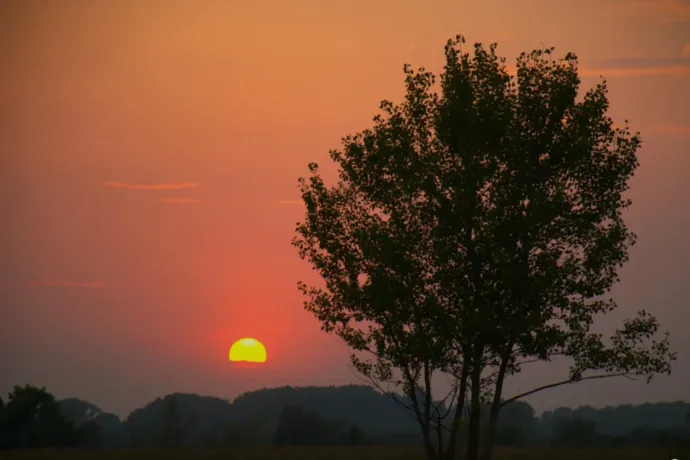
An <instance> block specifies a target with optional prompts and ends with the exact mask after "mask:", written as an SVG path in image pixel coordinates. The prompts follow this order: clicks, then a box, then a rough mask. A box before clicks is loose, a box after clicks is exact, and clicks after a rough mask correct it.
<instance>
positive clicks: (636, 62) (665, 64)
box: [580, 56, 690, 77]
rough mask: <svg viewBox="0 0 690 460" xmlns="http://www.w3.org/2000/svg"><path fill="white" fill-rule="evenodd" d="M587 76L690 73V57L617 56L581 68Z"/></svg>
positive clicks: (643, 75) (651, 75)
mask: <svg viewBox="0 0 690 460" xmlns="http://www.w3.org/2000/svg"><path fill="white" fill-rule="evenodd" d="M580 75H581V76H585V77H591V76H599V75H603V76H605V77H607V76H613V77H653V76H679V75H690V57H683V56H681V57H672V58H649V57H647V58H640V57H630V58H615V59H600V60H595V61H591V63H590V66H584V68H582V69H580Z"/></svg>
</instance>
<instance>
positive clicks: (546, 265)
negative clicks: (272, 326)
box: [293, 36, 675, 460]
mask: <svg viewBox="0 0 690 460" xmlns="http://www.w3.org/2000/svg"><path fill="white" fill-rule="evenodd" d="M463 43H464V39H463V38H462V37H460V36H458V37H457V38H456V40H449V41H448V44H447V45H446V48H445V56H446V65H445V67H444V70H443V72H442V73H441V77H440V94H439V93H436V92H434V83H435V77H434V75H433V74H431V73H430V72H427V71H426V70H424V69H423V68H421V69H420V70H419V71H416V72H415V71H413V70H411V69H410V68H409V67H408V66H405V74H406V79H405V84H406V89H407V91H406V96H405V100H404V102H402V103H401V104H399V105H395V104H393V103H391V102H388V101H384V102H382V103H381V109H382V111H383V112H384V113H383V115H378V116H376V117H375V118H374V126H373V128H372V129H368V130H365V131H363V132H361V133H358V134H355V135H353V136H347V137H345V138H344V139H343V149H342V151H332V152H331V159H332V160H333V161H334V162H335V163H336V164H337V166H338V167H339V176H338V181H337V183H336V184H334V185H332V186H327V185H326V184H325V183H324V181H323V179H322V178H321V176H320V174H319V169H318V166H317V165H316V164H313V163H312V164H310V165H309V171H310V173H311V176H310V177H309V178H302V179H300V184H301V192H302V198H303V200H304V203H305V205H306V209H307V211H306V218H305V220H304V222H302V223H300V224H298V226H297V236H296V237H295V238H294V239H293V245H294V246H295V247H296V248H297V249H298V251H299V255H300V256H301V257H302V258H304V259H306V260H308V261H309V262H310V263H311V265H312V266H313V268H314V269H315V270H316V271H317V272H318V273H319V275H320V276H321V277H322V278H323V280H324V281H325V285H326V287H325V289H320V288H316V287H309V286H307V285H306V284H304V283H301V282H300V283H299V289H300V290H301V291H302V292H303V294H304V295H305V296H306V297H307V301H306V302H305V307H306V309H307V310H308V311H310V312H311V313H313V314H314V315H315V316H316V318H317V319H318V320H319V321H320V322H321V324H322V329H323V330H325V331H327V332H329V333H333V334H335V335H337V336H338V337H340V338H341V339H342V340H344V341H345V343H346V344H347V345H348V346H349V347H350V348H351V349H352V351H353V353H352V356H351V360H352V364H353V366H354V367H355V368H356V369H357V370H358V371H359V372H360V373H361V374H362V375H363V376H364V377H366V378H367V379H369V381H370V382H371V383H372V384H373V385H376V386H377V387H379V388H381V389H382V390H383V391H385V392H390V391H392V390H391V388H393V389H402V392H403V393H404V394H405V396H406V397H407V398H408V399H409V404H408V407H409V409H410V410H411V412H412V413H413V414H414V416H415V418H416V420H417V422H418V424H419V427H420V431H421V434H422V437H423V444H424V448H425V452H426V456H427V458H428V459H430V460H431V459H440V458H447V459H449V460H453V459H455V458H456V455H457V449H456V447H457V444H458V439H459V430H460V427H461V426H467V428H466V430H467V436H466V439H467V446H466V449H467V450H466V456H467V459H468V460H476V459H477V458H478V457H479V454H480V446H481V443H480V441H481V439H480V438H482V436H480V434H481V433H480V432H481V431H484V433H485V436H483V438H484V439H483V445H484V449H483V458H484V460H488V459H489V458H490V457H491V453H492V450H491V448H492V445H493V444H494V441H495V436H496V429H497V423H498V419H499V413H500V410H501V408H502V407H503V406H505V405H506V404H508V403H510V402H512V401H515V400H516V399H519V398H521V397H524V396H526V395H529V394H532V393H534V392H536V391H541V390H544V389H547V388H552V387H555V386H558V385H564V384H570V383H575V382H580V381H583V380H587V379H595V378H606V377H614V376H623V375H625V376H636V375H639V376H642V377H644V378H645V379H647V381H649V380H650V379H651V378H652V376H654V375H655V374H657V373H670V370H671V362H672V361H673V360H674V359H675V354H674V353H672V352H671V351H670V350H669V342H668V336H667V335H665V336H662V337H661V338H656V334H657V332H658V329H659V324H658V322H657V320H656V319H655V318H654V317H653V316H651V315H649V314H648V313H646V312H645V311H642V312H640V313H639V314H638V315H637V316H635V317H634V318H632V319H630V320H627V321H625V322H623V324H622V326H621V327H620V328H619V329H618V330H616V331H615V332H614V334H613V335H612V336H611V337H610V338H609V339H605V338H604V337H602V335H601V334H598V333H594V332H592V329H591V327H592V325H593V324H594V323H595V321H596V320H597V319H598V317H600V316H601V315H604V314H606V313H609V312H611V311H612V310H614V309H615V308H616V304H615V302H614V301H613V300H610V299H606V298H604V297H603V296H604V295H605V294H607V293H608V292H609V291H610V289H611V287H612V286H613V284H614V283H615V282H616V281H617V279H618V277H617V268H618V267H619V266H621V265H622V264H623V263H624V262H626V261H627V258H628V249H629V247H630V246H631V245H632V244H633V243H634V241H635V235H634V234H633V233H632V232H630V231H629V230H628V228H627V227H626V225H625V222H624V221H623V217H622V216H623V211H624V210H625V209H626V208H627V207H628V206H629V204H630V202H629V200H627V199H626V198H624V193H625V192H626V191H627V189H628V180H629V179H630V177H631V176H632V175H633V173H634V171H635V169H636V168H637V166H638V160H637V154H636V152H637V150H638V148H639V146H640V142H641V141H640V138H639V135H637V134H636V135H632V134H631V132H630V130H629V128H628V127H627V122H626V125H625V126H624V127H622V128H618V127H614V124H613V121H612V120H611V119H610V118H609V117H608V116H607V114H606V113H607V110H608V106H609V103H608V100H607V86H606V82H605V81H602V82H601V83H599V84H597V85H596V86H595V87H594V88H592V89H590V90H589V91H587V92H586V93H585V94H584V97H583V98H582V99H581V100H578V98H577V96H578V92H579V86H580V78H579V76H578V68H577V58H576V57H575V55H573V54H572V53H568V54H566V55H565V57H564V58H562V59H554V58H553V57H552V55H553V49H552V48H551V49H544V50H536V51H533V52H531V53H523V54H521V55H520V57H519V58H518V59H517V75H516V76H515V77H513V76H511V75H510V74H509V73H508V70H507V68H506V66H505V59H503V58H499V57H498V56H497V55H496V45H495V44H492V45H491V46H490V47H489V48H488V49H486V48H484V47H483V46H482V45H481V44H476V45H475V46H474V50H473V54H472V55H470V53H463V52H462V51H461V49H460V48H461V46H462V44H463ZM555 356H561V357H567V358H569V359H570V361H571V363H572V364H571V367H570V372H569V375H567V376H564V378H563V379H562V380H560V381H556V382H552V383H548V384H546V385H544V386H541V387H539V388H536V389H534V390H531V391H528V392H525V393H522V394H519V395H511V396H509V397H504V395H503V385H504V382H505V380H506V378H508V377H509V376H511V375H514V374H517V373H519V372H520V371H521V370H522V369H523V367H524V366H526V365H527V364H529V363H532V362H536V361H550V360H551V359H552V358H553V357H555ZM437 373H445V374H447V375H449V376H451V377H452V378H453V382H454V384H453V385H452V388H451V392H450V393H449V394H448V395H447V397H446V398H443V400H445V401H451V403H450V404H449V405H448V406H447V408H448V409H450V408H451V407H453V408H455V410H446V411H440V410H439V406H438V404H437V403H436V402H434V400H433V399H432V394H433V388H432V382H433V379H432V376H433V375H434V374H437ZM420 388H421V390H422V391H421V392H420V391H419V389H420ZM420 394H421V395H423V397H421V398H420V397H419V395H420ZM485 404H488V405H489V406H488V422H487V423H486V425H485V426H482V408H483V407H486V406H485ZM466 408H467V409H469V420H468V421H467V423H466V424H464V423H463V422H462V417H463V413H465V409H466ZM439 412H443V413H442V416H440V415H439Z"/></svg>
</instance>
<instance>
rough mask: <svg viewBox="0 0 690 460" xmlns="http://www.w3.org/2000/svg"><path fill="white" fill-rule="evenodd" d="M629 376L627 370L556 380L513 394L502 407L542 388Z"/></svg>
mask: <svg viewBox="0 0 690 460" xmlns="http://www.w3.org/2000/svg"><path fill="white" fill-rule="evenodd" d="M627 376H629V373H627V372H618V373H615V374H598V375H590V376H587V377H580V378H578V379H568V380H563V381H560V382H556V383H550V384H548V385H542V386H540V387H538V388H535V389H533V390H530V391H526V392H524V393H520V394H519V395H516V396H513V397H512V398H509V399H506V400H504V401H503V402H502V403H501V407H503V406H505V405H506V404H510V403H511V402H513V401H517V400H518V399H520V398H524V397H525V396H529V395H531V394H534V393H538V392H540V391H542V390H548V389H549V388H556V387H559V386H561V385H568V384H571V383H578V382H582V381H583V380H595V379H606V378H609V377H627Z"/></svg>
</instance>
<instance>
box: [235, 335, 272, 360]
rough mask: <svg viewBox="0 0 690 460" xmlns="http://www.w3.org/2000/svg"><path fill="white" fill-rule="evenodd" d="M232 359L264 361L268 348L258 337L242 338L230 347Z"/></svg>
mask: <svg viewBox="0 0 690 460" xmlns="http://www.w3.org/2000/svg"><path fill="white" fill-rule="evenodd" d="M230 361H234V362H238V361H244V362H250V363H263V362H265V361H266V348H265V347H264V346H263V345H262V344H261V342H259V341H258V340H256V339H251V338H245V339H240V340H238V341H237V342H235V343H234V344H233V345H232V347H230Z"/></svg>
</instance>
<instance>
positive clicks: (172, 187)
mask: <svg viewBox="0 0 690 460" xmlns="http://www.w3.org/2000/svg"><path fill="white" fill-rule="evenodd" d="M103 185H105V186H106V187H116V188H128V189H134V190H181V189H186V188H196V187H198V186H199V184H198V183H197V182H176V183H169V184H131V183H129V182H117V181H108V182H103Z"/></svg>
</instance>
